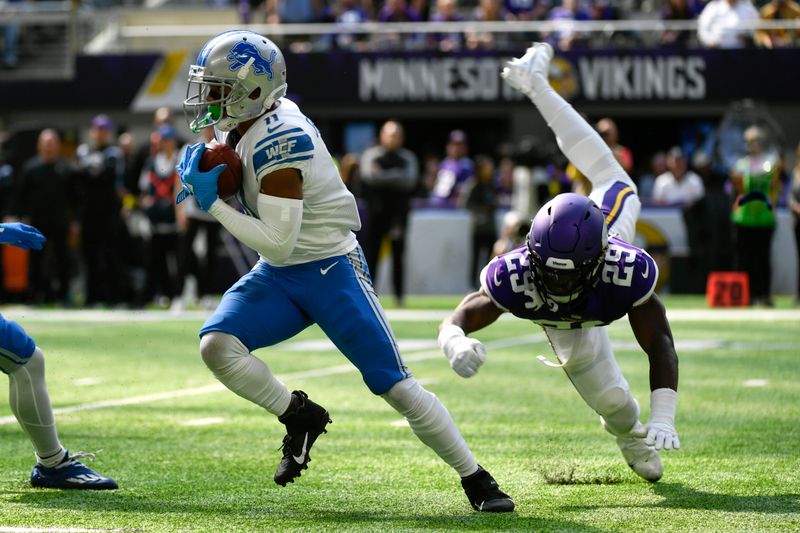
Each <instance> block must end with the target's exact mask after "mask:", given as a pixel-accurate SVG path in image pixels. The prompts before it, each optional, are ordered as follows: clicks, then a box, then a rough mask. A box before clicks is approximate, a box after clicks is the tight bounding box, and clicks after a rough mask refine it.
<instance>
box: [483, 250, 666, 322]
mask: <svg viewBox="0 0 800 533" xmlns="http://www.w3.org/2000/svg"><path fill="white" fill-rule="evenodd" d="M528 260H529V259H528V250H527V248H526V247H525V246H520V247H519V248H516V249H514V250H511V251H510V252H508V253H505V254H503V255H500V256H497V257H495V258H494V259H493V260H492V261H491V262H490V263H489V264H488V265H486V267H484V269H483V272H481V285H482V286H483V289H484V290H485V291H486V293H487V294H488V295H489V297H490V298H491V299H492V300H493V301H494V303H495V305H497V306H498V307H500V308H501V309H505V310H506V311H509V312H510V313H512V314H513V315H514V316H518V317H519V318H526V319H528V320H532V321H534V322H536V323H537V324H540V325H542V326H549V327H554V328H560V329H576V328H589V327H594V326H603V325H606V324H610V323H611V322H613V321H615V320H617V319H618V318H622V317H623V316H625V315H626V314H627V313H628V311H629V310H630V309H631V308H633V307H636V306H637V305H640V304H642V303H644V302H646V301H647V300H648V299H649V298H650V296H651V295H652V294H653V291H654V290H655V288H656V282H657V281H658V266H657V265H656V263H655V261H653V258H652V257H650V256H649V255H648V254H647V252H645V251H644V250H642V249H641V248H637V247H636V246H633V245H632V244H628V243H626V242H624V241H621V240H619V239H617V238H616V237H610V238H609V239H608V251H607V252H606V257H605V262H604V264H603V268H602V270H601V271H600V277H599V279H598V281H597V283H596V284H595V286H594V287H592V288H591V289H590V290H589V294H588V298H587V300H586V305H585V306H584V308H583V309H582V310H580V311H574V310H573V311H570V312H565V311H559V309H558V306H556V307H555V308H554V309H551V308H550V307H548V305H547V304H546V303H545V301H544V299H543V298H542V297H541V295H540V294H539V293H538V291H537V290H536V287H535V286H534V283H533V273H532V272H531V270H530V268H528Z"/></svg>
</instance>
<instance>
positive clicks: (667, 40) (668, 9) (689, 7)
mask: <svg viewBox="0 0 800 533" xmlns="http://www.w3.org/2000/svg"><path fill="white" fill-rule="evenodd" d="M703 7H704V5H703V2H702V0H667V1H666V2H665V3H664V7H663V8H662V9H661V20H664V21H669V22H672V21H686V20H694V19H696V18H697V17H698V16H699V15H700V13H701V12H702V11H703ZM659 41H660V43H661V44H662V45H664V46H681V47H685V46H688V45H689V43H690V42H691V41H692V32H690V31H688V30H664V31H663V32H661V36H660V37H659Z"/></svg>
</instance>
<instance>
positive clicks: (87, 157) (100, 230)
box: [76, 115, 125, 306]
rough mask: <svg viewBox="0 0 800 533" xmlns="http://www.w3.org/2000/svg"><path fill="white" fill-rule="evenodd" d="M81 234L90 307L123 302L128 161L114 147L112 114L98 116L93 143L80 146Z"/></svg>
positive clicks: (93, 131)
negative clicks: (121, 280)
mask: <svg viewBox="0 0 800 533" xmlns="http://www.w3.org/2000/svg"><path fill="white" fill-rule="evenodd" d="M76 155H77V160H78V173H79V180H80V194H81V206H80V212H81V216H80V232H81V248H82V251H83V260H84V265H85V267H86V305H88V306H97V305H102V304H106V305H116V304H117V303H118V302H119V293H118V291H117V288H118V275H119V250H118V246H117V245H118V242H119V228H120V224H121V223H122V218H121V207H122V195H123V194H124V180H125V159H124V157H123V154H122V151H121V150H120V149H119V147H118V146H117V145H116V144H114V139H113V124H112V122H111V119H110V118H109V117H108V115H97V116H95V117H94V118H93V119H92V122H91V128H90V129H89V142H87V143H85V144H82V145H80V146H79V147H78V151H77V154H76Z"/></svg>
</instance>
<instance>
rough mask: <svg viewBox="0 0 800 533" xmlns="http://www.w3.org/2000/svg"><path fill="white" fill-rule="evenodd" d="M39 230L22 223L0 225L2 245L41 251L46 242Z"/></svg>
mask: <svg viewBox="0 0 800 533" xmlns="http://www.w3.org/2000/svg"><path fill="white" fill-rule="evenodd" d="M46 240H47V239H45V237H44V235H42V234H41V233H40V232H39V230H38V229H36V228H34V227H33V226H29V225H27V224H22V223H21V222H7V223H5V224H0V243H5V244H10V245H12V246H16V247H18V248H22V249H23V250H30V249H31V248H33V249H34V250H41V249H42V246H44V241H46Z"/></svg>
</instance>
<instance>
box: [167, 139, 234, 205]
mask: <svg viewBox="0 0 800 533" xmlns="http://www.w3.org/2000/svg"><path fill="white" fill-rule="evenodd" d="M205 149H206V145H205V144H203V143H197V144H193V145H192V146H190V147H188V148H187V149H186V153H184V154H183V159H182V160H181V162H180V163H179V164H178V166H177V167H176V168H175V170H176V171H177V172H178V175H179V176H180V177H181V184H182V185H183V188H182V189H181V191H180V192H179V193H178V196H177V197H176V198H175V203H176V204H179V203H181V202H182V201H184V200H185V199H186V197H187V196H189V195H190V194H193V195H194V196H195V198H197V203H198V205H200V209H202V210H203V211H208V210H209V209H211V205H212V204H213V203H214V202H215V201H216V199H217V197H218V196H217V179H218V178H219V175H220V174H222V171H223V170H225V168H227V166H228V165H226V164H224V163H223V164H222V165H217V166H215V167H214V168H212V169H211V170H209V171H208V172H201V171H200V160H201V159H202V157H203V151H204V150H205Z"/></svg>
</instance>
